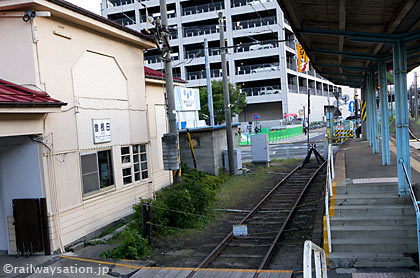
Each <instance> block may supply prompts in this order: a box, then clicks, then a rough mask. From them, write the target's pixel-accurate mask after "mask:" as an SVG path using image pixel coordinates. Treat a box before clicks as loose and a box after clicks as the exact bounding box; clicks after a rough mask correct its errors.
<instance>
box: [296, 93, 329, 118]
mask: <svg viewBox="0 0 420 278" xmlns="http://www.w3.org/2000/svg"><path fill="white" fill-rule="evenodd" d="M330 102H331V105H332V102H333V99H332V98H331V99H330ZM325 105H328V99H327V98H326V97H323V96H313V95H311V115H310V121H311V122H314V121H322V120H323V116H324V106H325ZM303 106H305V111H307V107H308V95H307V94H293V93H289V113H295V114H297V115H299V110H300V109H303ZM305 113H307V112H305Z"/></svg>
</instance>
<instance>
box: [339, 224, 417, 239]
mask: <svg viewBox="0 0 420 278" xmlns="http://www.w3.org/2000/svg"><path fill="white" fill-rule="evenodd" d="M416 230H417V225H388V226H378V225H376V226H366V225H365V226H354V225H340V226H335V225H333V226H331V236H332V238H333V239H339V238H340V239H341V238H343V239H345V238H353V239H388V238H389V239H392V238H407V237H416V236H417V234H416Z"/></svg>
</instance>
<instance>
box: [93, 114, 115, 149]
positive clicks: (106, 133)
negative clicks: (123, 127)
mask: <svg viewBox="0 0 420 278" xmlns="http://www.w3.org/2000/svg"><path fill="white" fill-rule="evenodd" d="M92 128H93V143H94V144H100V143H106V142H111V120H110V119H93V120H92Z"/></svg>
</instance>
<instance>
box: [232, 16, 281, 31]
mask: <svg viewBox="0 0 420 278" xmlns="http://www.w3.org/2000/svg"><path fill="white" fill-rule="evenodd" d="M276 23H277V20H276V17H275V16H267V17H263V18H256V19H248V20H242V21H236V22H232V28H233V30H243V29H250V28H257V27H262V26H269V25H275V24H276Z"/></svg>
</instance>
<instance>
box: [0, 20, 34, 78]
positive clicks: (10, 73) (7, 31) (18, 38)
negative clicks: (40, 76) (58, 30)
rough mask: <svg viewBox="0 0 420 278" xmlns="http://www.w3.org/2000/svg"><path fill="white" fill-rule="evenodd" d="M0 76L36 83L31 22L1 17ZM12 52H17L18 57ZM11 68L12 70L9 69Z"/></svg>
mask: <svg viewBox="0 0 420 278" xmlns="http://www.w3.org/2000/svg"><path fill="white" fill-rule="evenodd" d="M0 37H1V38H2V41H3V42H7V43H2V45H1V51H0V61H1V63H2V67H0V78H1V79H4V80H8V81H12V82H14V83H17V84H38V82H37V75H36V61H35V58H34V55H33V49H32V31H31V24H28V23H26V22H24V21H23V20H22V19H21V18H4V17H2V18H1V24H0ZM13 53H19V59H16V56H15V55H13ZM11 69H13V70H11Z"/></svg>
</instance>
